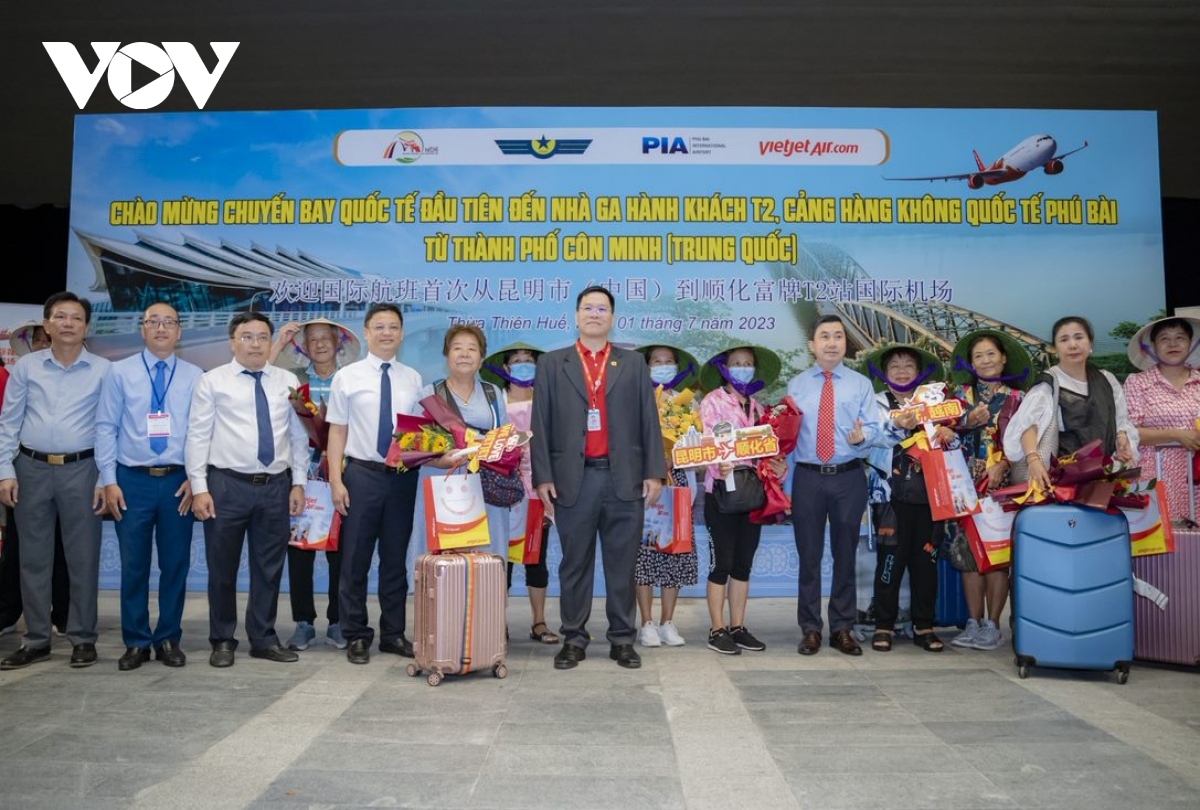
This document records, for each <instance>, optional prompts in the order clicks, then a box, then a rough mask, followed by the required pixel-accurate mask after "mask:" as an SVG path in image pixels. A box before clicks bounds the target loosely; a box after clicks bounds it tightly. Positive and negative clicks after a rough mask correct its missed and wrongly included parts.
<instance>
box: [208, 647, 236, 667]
mask: <svg viewBox="0 0 1200 810" xmlns="http://www.w3.org/2000/svg"><path fill="white" fill-rule="evenodd" d="M235 646H236V645H235V644H234V643H233V642H232V641H218V642H217V643H216V644H214V645H213V651H212V655H210V656H209V657H208V664H209V666H213V667H217V668H218V669H223V668H225V667H231V666H233V651H234V648H235Z"/></svg>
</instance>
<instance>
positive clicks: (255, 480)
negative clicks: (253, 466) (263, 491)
mask: <svg viewBox="0 0 1200 810" xmlns="http://www.w3.org/2000/svg"><path fill="white" fill-rule="evenodd" d="M270 480H271V474H270V473H255V474H254V475H253V476H251V478H250V483H251V484H254V485H256V486H262V485H263V484H265V483H267V482H268V481H270Z"/></svg>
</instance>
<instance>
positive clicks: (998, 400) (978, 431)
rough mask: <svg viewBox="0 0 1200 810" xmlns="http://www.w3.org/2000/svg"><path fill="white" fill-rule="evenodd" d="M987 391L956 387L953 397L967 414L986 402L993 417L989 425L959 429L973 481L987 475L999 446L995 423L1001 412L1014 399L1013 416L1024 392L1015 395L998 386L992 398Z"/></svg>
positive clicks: (993, 390) (1007, 388)
mask: <svg viewBox="0 0 1200 810" xmlns="http://www.w3.org/2000/svg"><path fill="white" fill-rule="evenodd" d="M984 391H985V389H984V388H983V387H982V386H980V385H979V384H978V383H973V384H970V385H960V386H956V387H955V388H954V389H953V390H952V391H951V395H952V396H953V397H955V398H956V399H959V400H962V402H963V407H964V408H965V409H966V410H967V411H968V412H970V411H971V409H972V408H974V407H975V406H976V405H978V404H979V403H980V402H984V403H986V404H987V408H988V413H989V414H990V415H991V416H990V417H989V419H988V421H987V424H985V425H981V426H980V427H977V428H965V427H964V428H960V432H959V434H958V435H959V437H960V439H961V440H962V446H963V452H964V453H965V454H966V456H967V464H969V465H970V469H971V477H972V478H974V479H975V480H976V481H978V480H979V479H981V478H982V477H983V476H984V474H985V473H986V472H987V459H988V454H990V453H991V452H992V448H993V447H995V446H996V428H997V424H996V423H997V421H998V420H999V417H1000V409H1001V408H1003V407H1004V404H1005V403H1006V402H1007V401H1008V400H1009V399H1010V398H1011V399H1012V400H1013V405H1010V406H1009V408H1010V411H1009V412H1010V413H1012V412H1014V411H1015V407H1014V406H1015V405H1018V404H1020V402H1021V392H1020V391H1014V390H1013V389H1011V388H1009V387H1008V386H1007V385H997V386H996V387H995V388H993V389H992V391H991V393H990V394H985V393H984ZM964 422H965V417H964Z"/></svg>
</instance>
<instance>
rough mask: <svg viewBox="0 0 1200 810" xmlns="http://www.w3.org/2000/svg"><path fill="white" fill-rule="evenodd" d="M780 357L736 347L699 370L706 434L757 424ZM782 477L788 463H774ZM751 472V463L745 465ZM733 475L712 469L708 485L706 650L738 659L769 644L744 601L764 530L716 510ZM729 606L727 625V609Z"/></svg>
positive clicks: (727, 469)
mask: <svg viewBox="0 0 1200 810" xmlns="http://www.w3.org/2000/svg"><path fill="white" fill-rule="evenodd" d="M779 368H780V362H779V355H777V354H775V352H773V351H771V350H770V349H765V348H763V347H761V346H747V345H740V346H736V347H734V348H732V349H729V350H728V351H724V352H721V353H720V354H718V355H717V356H715V357H713V358H712V359H711V360H709V361H708V362H707V363H705V364H704V368H702V369H701V370H700V385H701V387H702V388H703V389H704V390H705V391H707V392H708V393H707V394H706V395H705V397H704V401H703V402H701V403H700V418H701V420H702V421H703V422H704V426H705V428H706V429H712V428H713V427H714V426H715V425H717V424H719V423H722V422H724V423H728V424H730V425H731V426H732V427H734V428H740V427H749V426H751V425H755V424H757V423H758V420H759V418H760V417H761V416H762V414H763V406H762V405H760V404H759V402H758V401H757V400H756V399H755V398H754V394H756V393H757V392H758V391H761V390H762V389H763V388H765V387H766V386H768V385H770V384H771V383H773V382H775V380H776V379H778V377H779ZM772 463H773V464H776V465H777V467H778V469H777V470H776V472H777V473H778V474H779V475H780V476H781V477H782V476H783V475H784V474H786V471H787V462H786V461H784V460H783V459H782V458H780V459H775V460H773V461H772ZM742 466H747V467H751V468H753V466H754V465H753V464H744V465H742ZM733 470H734V465H733V464H730V463H724V462H723V463H721V464H714V465H713V466H711V467H709V468H708V469H707V471H708V474H707V476H706V477H705V481H704V492H705V496H704V523H705V525H706V526H707V527H708V535H709V552H710V555H711V556H710V558H709V559H710V563H709V571H708V590H707V597H708V616H709V621H710V623H711V628H710V630H709V633H708V648H709V649H710V650H713V651H714V652H718V653H721V654H722V655H739V654H740V653H741V652H742V650H752V651H754V652H761V651H763V650H765V649H766V648H767V646H766V645H765V644H763V643H762V642H761V641H759V640H758V639H757V638H755V637H754V636H753V635H751V633H750V631H749V630H747V629H746V602H747V600H748V597H749V595H750V570H751V569H752V568H753V567H754V554H755V552H756V551H758V541H759V537H760V535H761V534H762V526H760V525H759V524H757V523H751V522H750V514H749V513H748V512H747V513H744V514H723V513H722V512H720V511H718V509H717V500H716V496H715V495H713V486H714V485H715V484H716V482H717V481H718V480H721V479H723V478H725V477H727V476H729V475H730V474H731V473H732V472H733ZM726 602H728V603H729V622H728V624H726V622H725V604H726Z"/></svg>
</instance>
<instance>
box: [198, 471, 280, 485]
mask: <svg viewBox="0 0 1200 810" xmlns="http://www.w3.org/2000/svg"><path fill="white" fill-rule="evenodd" d="M208 469H209V471H210V472H211V471H215V472H219V473H222V474H224V475H228V476H229V477H230V478H236V479H238V480H239V481H246V482H247V483H250V484H254V485H255V486H259V487H261V486H264V485H265V484H270V483H273V482H275V481H278V480H279V479H280V478H283V477H284V476H287V477H288V478H289V479H290V478H291V477H292V473H291V471H290V470H284V471H283V472H277V473H244V472H238V471H237V470H226V469H225V468H223V467H209V468H208Z"/></svg>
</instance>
